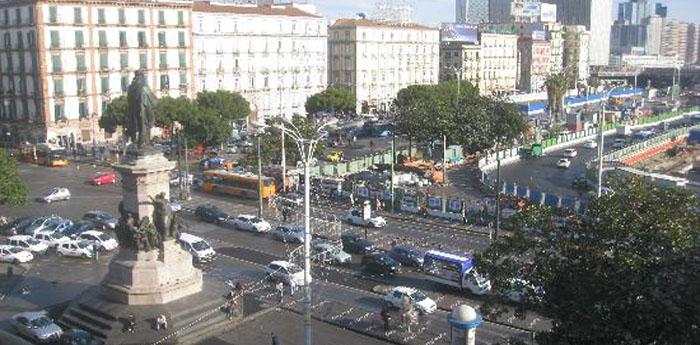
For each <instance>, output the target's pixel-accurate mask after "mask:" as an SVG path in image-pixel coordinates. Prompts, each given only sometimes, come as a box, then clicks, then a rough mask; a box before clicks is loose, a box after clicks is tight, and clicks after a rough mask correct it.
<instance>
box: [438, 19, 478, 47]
mask: <svg viewBox="0 0 700 345" xmlns="http://www.w3.org/2000/svg"><path fill="white" fill-rule="evenodd" d="M440 41H441V42H467V43H478V42H479V27H478V26H477V25H469V24H460V23H442V25H440Z"/></svg>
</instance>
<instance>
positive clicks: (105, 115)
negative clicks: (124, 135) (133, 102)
mask: <svg viewBox="0 0 700 345" xmlns="http://www.w3.org/2000/svg"><path fill="white" fill-rule="evenodd" d="M128 113H129V103H128V101H127V99H126V96H119V97H117V98H115V99H113V100H111V101H110V102H109V103H108V104H107V107H106V108H105V109H103V110H102V116H101V117H100V120H99V121H98V124H99V125H100V128H102V129H104V130H105V132H107V133H110V134H113V133H115V132H116V131H117V128H118V127H122V129H123V128H124V127H125V125H126V121H127V114H128Z"/></svg>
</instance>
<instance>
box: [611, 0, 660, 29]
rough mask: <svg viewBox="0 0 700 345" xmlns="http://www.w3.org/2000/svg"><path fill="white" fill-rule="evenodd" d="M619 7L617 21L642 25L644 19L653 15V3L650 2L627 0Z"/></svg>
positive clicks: (646, 0) (645, 0)
mask: <svg viewBox="0 0 700 345" xmlns="http://www.w3.org/2000/svg"><path fill="white" fill-rule="evenodd" d="M617 6H618V9H617V20H619V21H621V22H627V23H629V24H632V25H639V24H641V23H642V19H644V18H646V17H649V16H650V15H652V14H653V13H652V8H651V2H649V1H648V0H627V2H623V3H620V4H618V5H617Z"/></svg>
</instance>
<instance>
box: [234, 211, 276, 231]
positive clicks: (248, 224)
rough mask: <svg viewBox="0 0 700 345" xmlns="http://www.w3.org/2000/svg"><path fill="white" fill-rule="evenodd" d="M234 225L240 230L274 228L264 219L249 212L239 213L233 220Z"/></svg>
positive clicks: (268, 229) (266, 229)
mask: <svg viewBox="0 0 700 345" xmlns="http://www.w3.org/2000/svg"><path fill="white" fill-rule="evenodd" d="M233 225H234V226H235V227H236V228H238V229H240V230H246V231H252V232H268V231H270V229H271V228H272V226H271V225H270V223H268V222H267V221H265V220H264V219H262V218H258V217H256V216H252V215H249V214H239V215H238V217H236V219H234V220H233Z"/></svg>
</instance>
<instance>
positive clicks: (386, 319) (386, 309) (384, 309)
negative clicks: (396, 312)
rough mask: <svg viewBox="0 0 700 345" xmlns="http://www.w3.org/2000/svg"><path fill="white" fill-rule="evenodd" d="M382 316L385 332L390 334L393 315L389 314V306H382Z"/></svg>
mask: <svg viewBox="0 0 700 345" xmlns="http://www.w3.org/2000/svg"><path fill="white" fill-rule="evenodd" d="M380 315H381V317H382V322H384V332H388V331H389V327H390V325H389V322H390V321H391V314H390V313H389V306H388V305H386V304H384V305H382V311H381V313H380Z"/></svg>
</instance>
